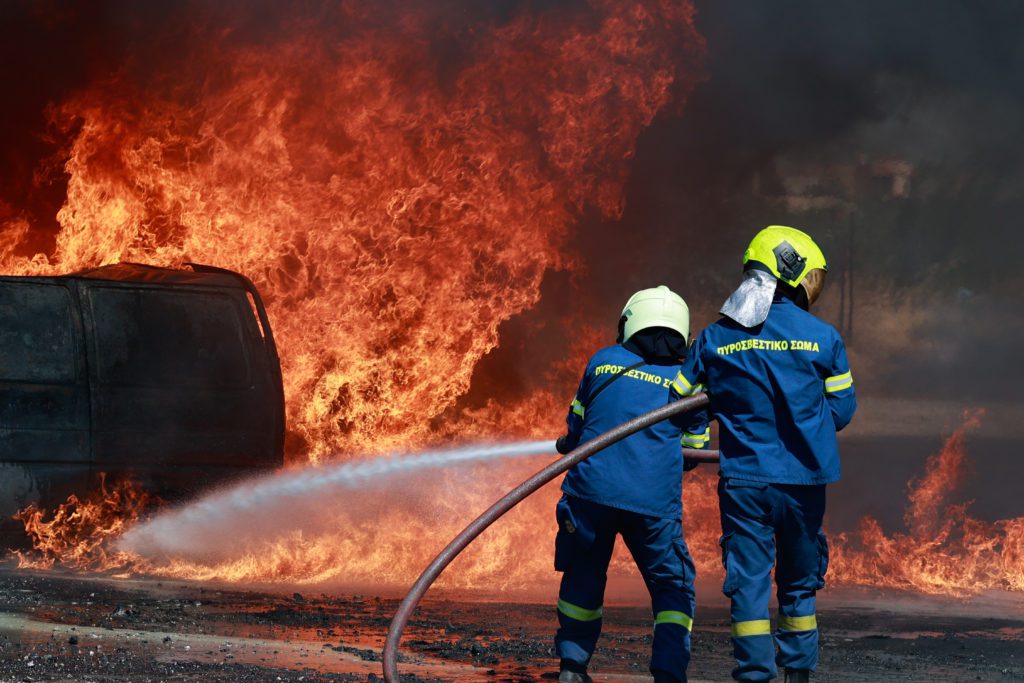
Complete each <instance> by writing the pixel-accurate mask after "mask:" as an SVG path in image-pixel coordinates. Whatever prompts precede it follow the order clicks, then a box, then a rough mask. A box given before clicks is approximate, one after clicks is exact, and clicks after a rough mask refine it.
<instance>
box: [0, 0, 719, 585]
mask: <svg viewBox="0 0 1024 683" xmlns="http://www.w3.org/2000/svg"><path fill="white" fill-rule="evenodd" d="M442 4H443V3H442ZM194 9H195V10H196V11H197V12H198V11H200V10H201V8H200V7H197V8H194ZM307 9H309V8H308V7H307ZM445 11H447V12H450V8H447V9H444V8H438V7H435V6H434V5H433V3H422V4H421V5H418V6H417V5H416V4H414V3H402V4H401V12H400V13H398V14H396V13H395V8H394V6H393V5H392V3H386V2H383V3H381V2H360V1H353V2H344V3H333V4H331V5H327V4H326V3H324V6H323V7H320V8H317V9H316V10H315V11H312V12H307V13H306V14H304V15H303V16H301V17H297V18H295V19H294V20H292V21H291V22H289V23H287V24H286V25H284V26H281V27H279V30H278V31H277V33H276V37H274V38H273V39H271V40H267V38H266V36H263V37H262V38H261V40H260V41H259V42H258V43H251V42H247V41H246V40H245V39H244V38H241V37H238V36H237V35H236V32H235V30H234V27H224V26H219V25H215V24H214V25H211V26H206V27H203V26H199V27H197V28H196V29H195V30H194V31H192V32H190V34H189V36H188V40H187V41H186V42H185V43H183V44H180V45H176V49H177V50H179V51H180V54H181V55H182V57H181V58H178V59H176V58H174V57H172V56H168V57H167V64H162V65H160V66H159V67H158V68H154V69H153V70H152V72H146V73H143V74H141V75H140V67H139V66H138V65H132V67H131V68H127V67H126V69H125V71H124V72H123V73H121V74H118V75H115V76H113V77H111V78H110V79H108V80H107V81H105V82H103V83H97V84H95V85H93V86H91V87H89V88H86V89H84V90H82V91H81V92H79V93H78V94H77V95H75V96H73V97H72V98H70V99H69V100H68V101H65V102H62V103H58V104H56V105H55V106H54V107H52V110H51V116H52V119H53V122H54V127H55V129H56V130H57V131H63V133H64V135H65V136H66V137H67V140H68V150H69V151H68V158H67V162H66V165H65V170H66V173H67V175H68V191H67V199H66V202H65V204H64V206H63V208H62V209H61V210H60V212H59V214H58V216H57V218H58V221H59V223H60V231H59V233H58V234H57V235H56V238H55V245H54V247H53V249H52V251H48V252H47V253H45V254H39V253H32V250H30V249H29V247H30V245H34V244H37V243H39V240H38V239H35V240H33V239H32V238H33V237H34V235H33V232H32V230H30V226H28V225H26V224H25V223H24V222H23V221H14V222H8V223H6V224H4V226H3V232H2V233H0V269H2V270H3V271H5V272H8V273H31V274H49V273H64V272H70V271H75V270H78V269H82V268H88V267H95V266H99V265H103V264H108V263H113V262H117V261H137V262H145V263H152V264H158V265H166V266H178V265H181V264H182V263H184V262H186V261H195V262H203V263H211V264H215V265H218V266H222V267H227V268H232V269H235V270H238V271H240V272H242V273H245V274H246V275H248V276H250V277H251V278H252V279H253V280H254V281H255V283H256V284H257V286H258V287H259V289H260V290H261V292H262V293H263V295H264V298H265V299H266V302H267V306H268V310H269V313H270V317H271V321H272V324H273V325H274V329H275V331H276V336H277V337H278V342H279V347H280V349H281V353H282V369H283V373H284V378H285V392H286V396H287V418H288V425H289V439H288V456H289V458H291V459H292V460H293V461H294V462H297V463H298V462H318V461H323V460H327V459H334V458H347V457H352V456H354V455H356V454H360V453H379V452H383V451H391V450H397V449H400V448H401V449H413V448H416V447H418V446H421V445H423V444H426V443H430V442H436V441H442V440H451V439H456V438H472V437H477V438H479V436H480V435H485V436H487V437H499V438H500V437H513V436H517V437H526V436H546V437H548V438H552V437H553V436H555V435H557V433H558V431H559V429H560V423H561V419H562V414H563V413H564V410H565V403H566V401H567V400H568V399H569V398H570V397H571V393H572V391H573V387H574V384H575V381H576V373H578V372H579V369H580V368H581V367H582V366H583V362H584V361H585V355H586V353H590V352H592V351H593V349H594V348H595V347H594V346H590V348H588V349H586V350H585V352H580V353H573V354H569V356H568V358H567V362H566V364H565V366H564V367H563V366H557V367H554V368H551V369H550V370H549V371H548V374H549V375H550V379H551V382H550V383H548V384H547V385H546V387H547V388H545V389H543V390H541V391H539V392H538V393H537V394H535V395H533V396H529V397H526V398H523V399H518V400H514V399H510V398H509V397H503V396H497V397H495V398H494V400H493V402H492V403H490V404H489V405H486V406H483V407H479V406H477V407H472V408H470V407H459V406H457V405H456V401H457V399H458V398H459V397H460V396H463V395H465V393H466V391H467V389H468V387H469V384H470V380H471V376H472V373H473V371H474V368H475V367H476V365H477V363H478V361H479V360H480V359H481V357H483V356H484V354H486V353H487V352H488V351H490V350H492V349H494V348H495V346H496V345H497V344H498V329H499V326H500V325H501V324H502V323H503V322H504V321H506V320H508V319H509V318H511V317H512V316H515V315H516V314H518V313H520V312H522V311H524V310H526V309H528V308H530V307H531V306H533V305H534V304H535V303H536V302H537V301H538V298H539V295H540V294H539V293H540V285H541V280H542V278H543V277H544V275H545V273H546V272H548V271H551V270H557V269H564V268H569V267H572V266H573V263H574V257H573V256H572V255H571V251H568V249H567V248H568V246H569V245H570V241H569V239H568V238H569V232H570V228H572V227H573V226H574V225H575V224H576V223H577V222H578V221H579V219H580V218H581V217H582V216H583V215H584V213H585V212H591V213H596V214H597V215H601V216H604V217H609V218H614V217H617V216H618V215H619V214H620V212H621V211H622V205H623V188H624V183H625V181H626V179H627V177H628V172H629V162H630V159H631V157H632V155H633V151H634V147H635V144H636V140H637V137H638V135H639V134H640V132H641V131H642V130H643V129H644V128H645V127H646V126H648V125H649V124H650V123H651V121H652V120H653V118H654V116H655V115H656V114H657V113H658V112H659V111H661V110H663V109H665V108H666V107H667V106H669V105H670V104H675V105H676V106H681V105H682V104H683V102H684V101H685V98H686V97H687V96H688V94H689V92H690V91H691V90H692V88H693V86H694V85H695V83H696V82H697V80H698V79H699V78H700V61H701V59H702V56H703V50H704V43H703V39H702V38H701V36H700V35H699V34H698V33H697V32H696V30H695V29H694V27H693V7H692V5H691V3H690V2H689V0H633V1H627V2H621V1H619V0H590V1H589V2H587V3H579V4H577V5H574V6H573V7H572V8H571V9H568V8H565V7H556V6H555V7H551V8H548V9H546V10H534V9H531V8H530V6H529V5H525V4H524V6H523V7H522V8H519V9H518V10H515V11H513V12H511V16H508V15H509V12H508V11H507V8H506V10H503V12H504V14H502V13H500V12H495V13H494V15H493V16H489V17H486V18H483V19H480V20H479V21H477V22H476V23H475V24H473V25H471V26H469V27H468V28H467V27H460V26H454V27H453V26H452V25H450V24H449V20H450V17H447V16H445V14H444V12H445ZM485 14H486V13H485ZM35 237H37V236H35ZM581 348H582V347H581ZM570 366H571V367H572V370H571V371H567V370H566V368H569V367H570ZM543 373H544V370H543V369H542V370H541V372H540V373H539V374H543ZM499 408H500V410H499ZM486 495H487V494H482V493H478V494H475V496H476V497H474V495H473V494H467V493H465V492H463V493H462V497H461V499H460V500H459V501H458V507H459V513H460V514H461V515H465V513H466V511H469V510H473V509H475V508H478V507H480V506H481V504H483V503H484V502H485V497H486ZM552 495H553V494H548V496H547V500H546V501H544V502H543V504H541V503H539V502H532V503H531V507H529V508H527V510H526V511H525V512H523V513H521V515H523V516H521V517H520V520H521V522H520V523H519V524H518V526H517V524H516V523H515V522H514V521H512V522H509V523H508V524H506V525H505V526H504V527H503V528H504V531H502V532H500V533H496V534H494V535H491V536H490V537H489V539H488V541H487V543H488V547H489V548H490V550H489V552H486V553H481V555H480V559H479V561H478V563H477V564H475V565H473V566H477V567H480V568H481V570H480V571H484V572H486V571H491V572H492V574H493V573H495V570H493V569H488V568H493V567H494V566H495V563H496V560H495V558H502V557H508V556H510V555H511V554H512V553H513V550H512V549H513V548H515V547H516V544H520V545H521V544H522V543H524V542H526V543H533V542H535V540H536V529H537V528H538V525H540V524H543V527H541V528H547V527H548V526H550V525H549V524H548V517H549V516H550V514H549V509H544V510H543V512H542V511H541V508H542V507H544V508H547V506H548V505H549V504H550V503H551V496H552ZM395 514H396V515H400V514H401V512H400V511H399V512H396V513H395ZM523 520H525V521H523ZM542 520H543V521H542ZM402 521H404V523H401V522H402ZM457 524H458V523H457V522H456V521H454V520H453V519H447V521H446V520H444V519H442V520H441V521H440V522H439V523H438V524H435V525H433V526H430V527H429V528H427V527H425V526H424V525H423V523H422V522H421V521H420V520H417V519H412V518H411V515H406V518H405V519H404V520H398V519H391V518H388V519H384V520H380V524H378V525H377V527H375V529H376V530H375V531H374V532H373V533H376V534H378V536H377V537H374V540H375V541H376V542H375V543H374V544H372V546H373V547H374V548H383V549H384V550H381V551H380V557H381V559H380V561H379V562H375V561H373V560H372V559H371V558H368V557H367V555H368V553H370V550H369V549H368V548H369V547H370V544H358V543H354V542H352V539H351V538H342V537H339V536H338V535H337V534H334V535H332V534H329V533H325V534H322V535H320V536H319V537H317V538H312V539H311V538H309V537H308V536H307V537H302V538H298V537H297V538H295V539H284V540H279V539H268V541H267V542H268V543H269V544H271V545H272V547H260V548H253V549H250V551H249V552H247V553H246V554H245V556H244V559H236V560H232V561H230V562H227V563H222V564H218V565H217V566H216V567H215V568H209V569H203V568H201V567H198V566H196V565H195V564H192V565H189V567H188V568H187V569H185V570H182V572H181V573H184V574H188V575H193V576H206V575H211V576H213V575H216V576H220V577H222V578H286V579H287V578H291V579H296V580H305V579H307V578H309V577H320V576H323V575H324V572H329V571H334V572H341V573H342V574H345V572H349V573H350V574H358V573H359V572H360V571H363V568H364V567H370V568H372V567H378V566H379V567H380V568H381V571H384V570H388V571H391V572H392V573H394V572H397V571H399V570H398V569H396V567H402V566H404V565H403V564H402V562H400V561H398V560H397V554H398V553H400V552H404V553H406V555H408V554H410V552H411V554H412V556H413V559H411V560H409V563H410V564H419V563H421V562H422V560H423V559H424V558H425V557H426V556H427V554H428V553H429V552H431V551H432V550H433V549H435V548H434V545H436V544H426V543H412V542H411V541H412V540H413V539H417V538H419V539H422V538H423V536H424V534H427V535H428V536H429V537H430V538H431V539H434V538H437V539H440V538H443V537H444V536H446V535H448V533H449V532H450V531H451V530H452V529H454V528H455V527H456V526H457ZM514 528H518V529H520V530H521V531H520V532H513V531H511V530H512V529H514ZM380 534H383V535H384V538H380V537H379V535H380ZM388 534H390V535H388ZM406 535H408V539H409V540H410V542H409V543H406ZM438 542H440V541H438ZM354 547H359V548H361V550H360V551H359V552H358V553H356V552H354V551H352V550H351V548H354ZM389 548H390V549H392V550H391V551H388V549H389ZM375 552H376V551H375ZM545 554H546V553H545ZM538 562H539V560H538ZM497 564H501V563H500V562H498V563H497ZM547 564H548V563H547V562H546V561H544V562H543V565H544V566H546V565H547ZM538 566H539V565H538ZM328 568H330V569H328ZM528 570H529V568H524V570H523V571H524V572H526V571H528ZM371 571H372V569H371ZM402 571H404V570H402ZM463 574H464V575H465V576H473V577H476V576H478V572H475V571H474V570H472V569H470V568H466V566H465V563H464V569H463ZM345 575H348V574H345ZM403 578H404V577H403Z"/></svg>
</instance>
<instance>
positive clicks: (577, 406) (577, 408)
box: [572, 399, 584, 417]
mask: <svg viewBox="0 0 1024 683" xmlns="http://www.w3.org/2000/svg"><path fill="white" fill-rule="evenodd" d="M572 412H574V413H576V414H577V415H579V416H580V417H583V413H584V408H583V404H582V403H580V402H579V401H577V400H576V399H573V400H572Z"/></svg>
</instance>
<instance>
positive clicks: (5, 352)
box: [0, 263, 284, 541]
mask: <svg viewBox="0 0 1024 683" xmlns="http://www.w3.org/2000/svg"><path fill="white" fill-rule="evenodd" d="M283 444H284V393H283V390H282V385H281V367H280V362H279V360H278V356H277V349H276V347H275V345H274V339H273V335H272V333H271V330H270V324H269V321H268V319H267V313H266V310H265V309H264V306H263V302H262V300H261V299H260V296H259V293H258V292H257V291H256V288H255V287H254V286H253V284H252V283H251V282H250V281H249V280H248V279H247V278H245V277H243V276H242V275H239V274H238V273H234V272H231V271H228V270H223V269H219V268H213V267H210V266H202V265H198V264H190V265H189V270H174V269H166V268H154V267H150V266H143V265H136V264H127V263H123V264H118V265H112V266H106V267H103V268H96V269H94V270H88V271H83V272H79V273H74V274H72V275H66V276H60V277H0V516H2V518H3V519H4V532H5V533H4V536H5V537H6V540H8V541H10V540H11V538H12V532H13V531H14V529H13V523H12V521H11V519H10V518H11V515H13V514H14V513H15V512H16V511H17V510H19V509H21V508H23V507H25V506H27V505H28V504H30V503H38V504H41V505H43V506H52V505H54V504H56V503H59V502H62V501H63V500H65V499H66V498H67V496H68V494H70V493H78V494H79V495H82V494H85V493H88V491H89V490H90V488H91V487H92V486H93V485H94V484H95V481H96V477H97V476H98V475H99V473H100V472H105V473H107V474H108V475H109V476H110V477H118V476H125V475H128V476H131V477H133V478H134V479H136V480H137V481H138V482H139V483H140V484H141V485H142V486H143V487H144V488H146V489H147V490H149V491H151V492H153V493H155V494H157V495H159V496H161V497H164V498H168V499H175V498H179V497H182V496H185V495H188V494H190V493H192V492H194V491H195V490H198V489H199V488H201V487H203V486H208V485H210V484H213V483H217V482H221V481H224V480H226V479H230V478H233V477H236V476H239V475H242V474H246V473H251V472H253V471H261V470H270V469H273V468H276V467H280V466H281V464H282V461H283Z"/></svg>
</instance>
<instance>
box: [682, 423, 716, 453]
mask: <svg viewBox="0 0 1024 683" xmlns="http://www.w3.org/2000/svg"><path fill="white" fill-rule="evenodd" d="M682 441H683V445H684V446H689V447H691V448H704V446H706V445H707V443H708V442H709V441H711V427H705V428H704V433H703V434H693V433H691V432H683V439H682Z"/></svg>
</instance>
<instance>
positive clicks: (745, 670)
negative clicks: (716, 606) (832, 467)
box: [718, 479, 828, 681]
mask: <svg viewBox="0 0 1024 683" xmlns="http://www.w3.org/2000/svg"><path fill="white" fill-rule="evenodd" d="M718 499H719V507H720V510H721V514H722V562H723V564H724V565H725V584H724V585H723V587H722V592H723V593H725V595H726V596H727V597H729V598H730V599H731V600H732V613H731V617H732V643H733V653H734V655H735V657H736V668H735V669H734V670H733V673H732V675H733V678H735V679H736V680H740V681H763V680H768V679H769V678H772V677H774V676H775V675H776V674H777V669H776V665H778V666H781V667H786V668H790V669H810V670H813V669H814V668H815V667H816V666H817V663H818V622H817V617H816V616H815V597H814V596H815V593H816V592H817V590H818V589H820V588H822V587H824V585H825V571H826V569H827V568H828V544H827V542H826V540H825V534H824V533H822V530H821V522H822V518H823V516H824V514H825V486H824V485H816V486H797V485H788V484H761V483H756V482H750V481H743V480H740V479H721V480H720V481H719V484H718ZM773 565H774V566H775V583H776V586H777V589H778V591H777V597H778V601H779V615H778V621H777V624H776V628H775V638H774V641H773V638H772V628H771V621H770V618H769V614H768V603H769V601H770V599H771V590H772V566H773ZM776 643H777V644H778V655H777V656H776V653H775V644H776Z"/></svg>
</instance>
